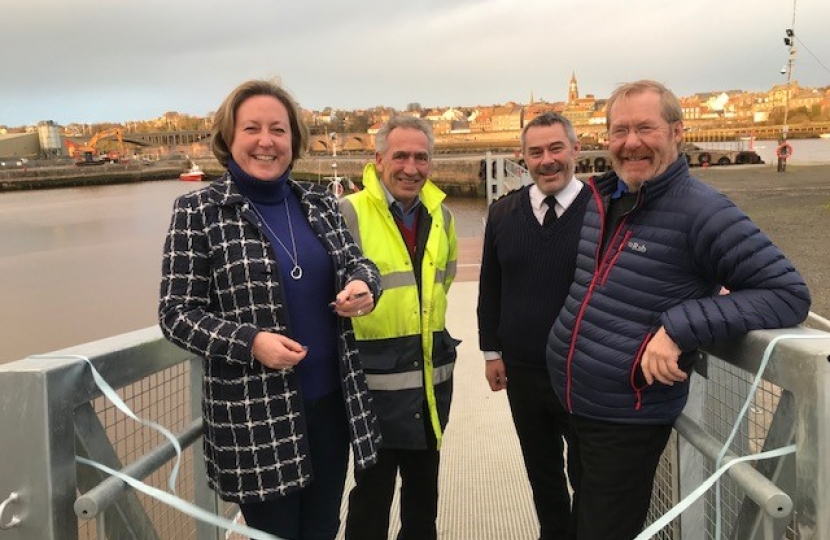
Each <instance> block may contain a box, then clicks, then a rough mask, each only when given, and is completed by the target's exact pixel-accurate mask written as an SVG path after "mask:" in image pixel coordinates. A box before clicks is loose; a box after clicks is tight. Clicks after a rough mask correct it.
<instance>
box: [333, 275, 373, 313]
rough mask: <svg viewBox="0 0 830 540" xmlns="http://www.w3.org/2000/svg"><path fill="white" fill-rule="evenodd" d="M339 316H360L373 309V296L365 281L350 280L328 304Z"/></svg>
mask: <svg viewBox="0 0 830 540" xmlns="http://www.w3.org/2000/svg"><path fill="white" fill-rule="evenodd" d="M329 305H330V306H331V307H332V309H334V312H335V313H337V314H338V315H340V316H341V317H360V316H362V315H368V314H369V313H371V311H372V310H373V309H375V298H374V296H372V291H370V290H369V286H368V285H367V284H366V282H365V281H361V280H359V279H356V280H354V281H350V282H348V283H347V284H346V286H345V287H343V290H342V291H340V292H339V293H337V296H335V297H334V302H332V303H331V304H329Z"/></svg>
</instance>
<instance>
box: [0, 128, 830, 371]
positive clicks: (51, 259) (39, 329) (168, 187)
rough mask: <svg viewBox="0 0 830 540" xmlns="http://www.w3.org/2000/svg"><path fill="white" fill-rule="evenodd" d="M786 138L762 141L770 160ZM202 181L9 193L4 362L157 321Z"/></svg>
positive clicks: (811, 144) (5, 206)
mask: <svg viewBox="0 0 830 540" xmlns="http://www.w3.org/2000/svg"><path fill="white" fill-rule="evenodd" d="M715 144H716V143H715ZM791 144H792V145H793V156H792V158H790V160H789V163H791V164H793V165H802V164H817V163H830V140H828V139H808V140H792V141H791ZM701 145H703V144H701ZM776 146H777V143H776V142H775V141H755V149H756V150H757V151H758V152H759V153H760V154H761V156H762V158H763V159H764V161H765V162H766V163H768V164H771V163H774V159H775V158H774V152H775V148H776ZM198 187H201V186H200V185H197V184H193V183H190V182H180V181H178V180H169V181H158V182H142V183H136V184H123V185H114V186H100V187H83V188H71V189H57V190H44V191H27V192H19V193H14V192H10V193H0V363H4V362H8V361H11V360H17V359H20V358H24V357H25V356H28V355H30V354H38V353H46V352H50V351H54V350H58V349H61V348H66V347H70V346H73V345H78V344H81V343H85V342H88V341H93V340H98V339H102V338H105V337H110V336H113V335H117V334H121V333H124V332H129V331H132V330H137V329H140V328H146V327H148V326H152V325H154V324H156V304H157V298H158V284H159V275H160V274H159V271H160V265H161V250H162V245H163V241H164V235H165V232H166V230H167V227H168V224H169V220H170V210H171V208H172V204H173V200H174V199H175V198H176V197H178V196H179V195H181V194H183V193H186V192H188V191H191V190H193V189H196V188H198ZM448 204H449V206H450V208H451V209H452V210H453V212H454V214H455V216H456V223H457V229H458V236H459V237H461V238H469V237H476V236H481V235H482V234H483V218H484V215H485V212H486V203H485V201H484V199H483V198H482V199H464V198H451V199H449V200H448Z"/></svg>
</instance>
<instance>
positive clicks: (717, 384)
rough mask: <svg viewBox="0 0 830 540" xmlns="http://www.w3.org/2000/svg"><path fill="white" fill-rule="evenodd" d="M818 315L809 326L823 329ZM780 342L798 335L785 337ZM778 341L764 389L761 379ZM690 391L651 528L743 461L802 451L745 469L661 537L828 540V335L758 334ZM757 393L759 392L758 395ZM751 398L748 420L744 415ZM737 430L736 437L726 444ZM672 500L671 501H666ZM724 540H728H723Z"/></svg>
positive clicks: (734, 347) (707, 363)
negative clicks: (721, 468) (723, 468)
mask: <svg viewBox="0 0 830 540" xmlns="http://www.w3.org/2000/svg"><path fill="white" fill-rule="evenodd" d="M824 322H826V319H822V318H821V317H818V316H816V315H814V314H811V316H810V319H808V321H807V323H806V324H808V325H810V326H817V327H819V328H822V327H823V325H824ZM781 336H791V337H786V338H782V337H781ZM773 340H776V341H777V340H780V341H777V343H776V344H775V348H774V349H772V352H771V355H770V356H769V362H768V364H767V365H766V368H765V370H764V372H763V380H762V381H761V383H760V385H758V386H757V388H754V387H753V384H752V383H753V380H754V378H755V376H756V374H757V373H758V370H759V368H761V367H762V358H763V357H764V354H765V351H766V349H767V347H768V346H769V345H770V343H772V342H773ZM697 371H698V373H697V374H696V375H695V376H694V377H693V378H692V392H691V394H690V398H689V403H688V404H687V406H686V408H685V410H684V412H683V415H681V417H680V418H679V419H678V421H677V423H676V424H675V431H676V433H677V434H679V435H680V436H679V437H674V438H673V439H672V441H671V442H670V444H669V446H668V447H667V450H666V452H665V453H664V456H663V460H662V463H661V466H660V468H659V469H658V475H657V478H656V480H655V490H654V496H653V497H652V506H651V512H650V516H649V518H650V520H651V521H653V520H656V519H657V518H659V517H660V516H661V515H663V514H664V513H665V512H667V511H668V510H669V509H670V508H671V507H673V506H674V505H675V504H677V502H678V501H679V500H680V499H682V498H683V497H685V496H686V495H687V494H689V493H690V492H691V491H693V490H694V489H695V488H697V486H698V485H700V484H701V482H702V481H703V480H704V479H705V478H706V477H708V476H709V475H711V474H712V473H714V472H715V469H716V466H715V465H716V458H717V456H718V455H719V454H723V459H722V460H721V463H720V465H724V464H726V463H728V462H729V461H731V460H734V459H735V458H736V457H738V456H746V455H749V454H756V453H758V452H761V451H768V450H772V449H776V448H782V447H785V446H788V445H791V444H795V445H796V449H797V450H796V452H795V453H794V454H789V455H785V456H783V457H778V458H775V459H769V460H762V461H761V460H759V461H756V462H751V464H750V463H739V464H737V465H735V466H734V467H732V468H731V469H730V470H729V471H728V472H727V474H726V475H724V476H723V477H722V478H721V482H720V501H719V504H716V501H717V496H716V493H715V492H714V491H713V490H710V491H709V492H707V493H706V495H705V497H704V498H703V500H701V501H699V502H698V503H696V504H694V505H692V506H691V507H690V508H689V509H687V510H686V511H685V512H684V513H683V514H682V515H681V516H680V517H679V518H677V519H676V520H674V522H672V523H671V525H670V526H668V527H667V528H665V529H663V531H661V533H660V534H659V535H658V536H657V537H658V538H665V539H673V540H680V539H683V540H697V539H701V540H703V539H714V538H718V535H717V533H716V531H720V538H724V539H729V540H749V539H760V538H765V539H780V538H787V539H791V540H808V539H809V540H828V539H830V512H828V511H827V510H826V509H827V508H830V457H828V456H830V422H829V421H828V416H830V402H828V399H830V334H828V333H827V332H824V331H821V330H816V329H814V328H808V327H806V326H801V327H798V328H791V329H784V330H767V331H757V332H751V333H750V334H749V335H747V336H746V337H745V338H744V339H742V340H739V341H735V342H730V343H724V344H719V345H717V346H715V347H712V348H711V349H710V350H708V351H707V352H706V353H705V354H703V355H702V357H701V359H700V361H699V362H698V365H697ZM753 388H754V390H753ZM750 393H751V394H752V403H751V407H750V408H749V409H748V414H747V415H746V416H745V417H744V418H739V416H740V415H739V411H741V409H742V408H743V407H744V405H745V402H746V401H747V398H748V396H749V395H750ZM736 422H738V429H737V432H736V436H735V437H734V439H733V440H732V443H731V445H730V446H729V447H728V448H727V449H725V450H724V449H723V446H724V441H726V440H727V439H728V438H729V436H730V434H731V433H732V431H733V428H734V426H735V423H736ZM665 493H673V494H674V495H672V496H671V497H663V496H662V495H663V494H665ZM718 540H720V539H718Z"/></svg>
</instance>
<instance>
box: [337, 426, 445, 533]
mask: <svg viewBox="0 0 830 540" xmlns="http://www.w3.org/2000/svg"><path fill="white" fill-rule="evenodd" d="M427 434H428V435H427V445H428V448H427V449H426V450H400V449H395V448H388V449H381V450H380V452H379V453H378V462H377V463H376V464H375V465H373V466H372V467H369V468H368V469H364V470H363V471H360V472H355V487H354V488H352V491H351V493H350V494H349V514H348V517H347V518H346V540H387V538H388V537H389V510H390V508H391V507H392V497H393V496H394V494H395V481H396V478H397V475H398V473H400V475H401V530H400V532H399V533H398V536H397V540H435V539H436V538H437V536H438V533H437V531H436V527H435V519H436V518H437V517H438V465H439V459H440V456H439V453H438V450H437V449H436V444H435V437H434V436H430V435H431V434H432V430H431V429H427Z"/></svg>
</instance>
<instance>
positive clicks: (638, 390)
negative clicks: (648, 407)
mask: <svg viewBox="0 0 830 540" xmlns="http://www.w3.org/2000/svg"><path fill="white" fill-rule="evenodd" d="M653 335H654V334H653V333H651V332H649V333H648V334H646V337H645V339H644V340H643V342H642V343H641V344H640V348H639V349H638V350H637V356H636V357H635V358H634V365H633V366H632V367H631V371H629V373H628V382H629V384H631V388H633V389H634V396H635V399H636V401H635V403H634V410H635V411H639V410H640V408H641V407H642V406H643V388H645V386H638V385H637V381H635V374H636V373H637V368H638V367H640V363H641V362H642V360H643V353H644V352H645V350H646V347H647V346H648V343H649V342H650V341H651V336H653Z"/></svg>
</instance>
